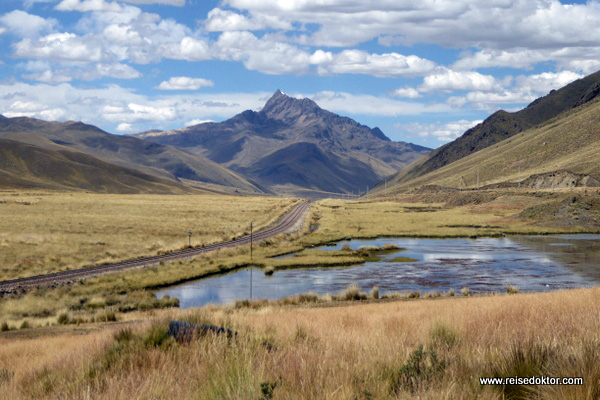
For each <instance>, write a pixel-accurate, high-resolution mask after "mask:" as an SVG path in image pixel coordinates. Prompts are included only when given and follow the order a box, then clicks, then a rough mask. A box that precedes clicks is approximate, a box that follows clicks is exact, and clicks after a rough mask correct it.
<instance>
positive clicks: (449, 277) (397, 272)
mask: <svg viewBox="0 0 600 400" xmlns="http://www.w3.org/2000/svg"><path fill="white" fill-rule="evenodd" d="M387 243H392V244H395V245H397V246H399V247H403V248H405V249H406V250H405V251H403V252H401V253H396V254H389V255H386V256H384V258H383V259H382V260H381V261H378V262H368V263H365V264H362V265H359V266H353V267H346V268H307V269H289V270H282V271H276V272H275V274H274V275H272V276H265V275H264V274H263V273H262V271H261V270H254V272H253V274H252V278H253V279H252V286H253V288H252V291H253V297H254V298H267V299H278V298H282V297H286V296H291V295H294V294H299V293H306V292H310V291H312V292H316V293H319V294H325V293H336V292H340V291H342V290H343V289H345V288H346V287H347V286H348V285H350V284H353V283H356V284H358V285H359V286H360V288H361V289H362V290H365V291H368V290H370V289H371V288H372V287H373V286H379V288H380V293H382V294H385V293H386V292H391V291H412V290H422V291H433V290H439V291H447V290H449V289H455V290H459V289H460V288H462V287H468V288H469V289H470V290H471V291H473V292H490V291H498V292H503V291H504V290H505V288H506V286H508V285H515V286H517V287H518V288H519V289H520V290H521V291H546V290H553V289H559V288H574V287H585V286H594V285H596V284H597V282H599V281H600V235H556V236H541V237H540V236H523V237H510V238H480V239H414V238H386V239H375V240H352V241H343V242H339V243H337V244H336V245H335V246H327V247H323V249H325V250H339V249H341V248H342V246H344V245H345V244H348V245H349V246H350V247H351V248H353V249H356V248H358V247H360V246H364V245H379V246H381V245H384V244H387ZM399 255H401V256H404V257H410V258H413V259H415V260H418V261H414V262H408V263H398V262H390V261H389V260H391V259H393V258H395V257H398V256H399ZM164 294H168V295H170V296H172V297H177V298H179V299H180V306H181V307H182V308H188V307H194V306H201V305H205V304H208V303H231V302H233V301H234V300H236V299H241V298H249V297H250V271H249V270H241V271H238V272H233V273H230V274H227V275H223V276H218V277H214V278H209V279H202V280H198V281H194V282H190V283H187V284H183V285H180V286H176V287H172V288H167V289H165V290H161V291H160V292H158V293H157V296H159V297H160V296H162V295H164Z"/></svg>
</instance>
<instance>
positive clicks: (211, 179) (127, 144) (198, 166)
mask: <svg viewBox="0 0 600 400" xmlns="http://www.w3.org/2000/svg"><path fill="white" fill-rule="evenodd" d="M0 138H2V139H9V140H14V141H18V142H22V143H27V144H30V145H35V146H38V147H43V148H45V149H48V150H53V151H71V152H81V153H85V154H87V155H91V156H92V157H96V158H99V159H101V160H103V161H105V162H108V163H111V164H116V165H119V166H121V167H125V168H130V169H136V170H138V171H140V172H143V173H144V174H148V175H154V176H156V177H160V178H163V179H169V180H173V181H178V180H179V179H180V178H181V179H189V180H194V181H198V182H202V183H209V184H217V185H221V186H226V187H234V188H237V189H239V190H242V191H247V192H254V193H261V192H262V190H261V189H259V188H258V187H256V186H255V185H254V184H252V183H250V182H249V181H248V180H246V179H245V178H243V177H241V176H240V175H238V174H237V173H235V172H233V171H230V170H228V169H227V168H224V167H222V166H220V165H218V164H216V163H214V162H212V161H210V160H208V159H206V158H204V157H202V156H198V155H194V154H191V153H188V152H185V151H183V150H181V149H178V148H175V147H172V146H164V145H160V144H157V143H149V142H145V141H143V140H140V139H137V138H134V137H131V136H121V135H111V134H109V133H107V132H104V131H102V130H101V129H99V128H97V127H95V126H92V125H87V124H84V123H81V122H47V121H42V120H38V119H33V118H25V117H18V118H3V119H0Z"/></svg>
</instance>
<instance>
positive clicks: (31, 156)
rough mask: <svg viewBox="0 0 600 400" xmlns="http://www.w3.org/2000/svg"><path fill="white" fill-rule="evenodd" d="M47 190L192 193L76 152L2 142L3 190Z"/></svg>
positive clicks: (0, 169)
mask: <svg viewBox="0 0 600 400" xmlns="http://www.w3.org/2000/svg"><path fill="white" fill-rule="evenodd" d="M7 188H45V189H62V190H86V191H92V192H99V193H163V194H167V193H170V194H182V193H191V192H192V191H191V190H190V189H189V188H186V187H185V186H184V185H182V184H179V183H177V182H174V181H172V180H168V179H165V178H158V177H156V176H152V175H148V174H145V173H142V172H140V171H137V170H135V169H130V168H124V167H120V166H117V165H114V164H109V163H106V162H104V161H101V160H99V159H97V158H95V157H92V156H89V155H87V154H83V153H80V152H73V151H66V150H62V151H52V150H46V149H43V148H41V147H37V146H32V145H28V144H25V143H20V142H16V141H12V140H4V139H0V189H7Z"/></svg>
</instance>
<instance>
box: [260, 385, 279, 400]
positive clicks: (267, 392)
mask: <svg viewBox="0 0 600 400" xmlns="http://www.w3.org/2000/svg"><path fill="white" fill-rule="evenodd" d="M276 387H277V381H274V382H262V383H261V384H260V392H261V393H262V397H261V398H260V400H271V399H272V398H273V392H274V391H275V388H276Z"/></svg>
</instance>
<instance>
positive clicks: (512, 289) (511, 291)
mask: <svg viewBox="0 0 600 400" xmlns="http://www.w3.org/2000/svg"><path fill="white" fill-rule="evenodd" d="M506 293H508V294H517V293H519V288H518V287H516V286H515V285H508V286H507V287H506Z"/></svg>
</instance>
